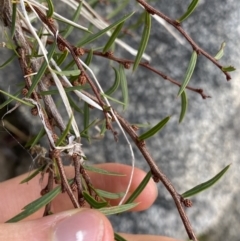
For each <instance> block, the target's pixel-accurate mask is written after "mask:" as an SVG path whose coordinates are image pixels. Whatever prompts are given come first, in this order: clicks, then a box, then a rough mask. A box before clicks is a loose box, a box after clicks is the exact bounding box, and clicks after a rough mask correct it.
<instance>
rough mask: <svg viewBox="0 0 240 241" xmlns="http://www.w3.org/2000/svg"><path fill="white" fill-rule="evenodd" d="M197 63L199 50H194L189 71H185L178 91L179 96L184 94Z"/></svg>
mask: <svg viewBox="0 0 240 241" xmlns="http://www.w3.org/2000/svg"><path fill="white" fill-rule="evenodd" d="M196 63H197V52H196V51H195V50H194V51H193V53H192V56H191V59H190V62H189V64H188V68H187V71H186V73H185V76H184V79H183V83H182V85H181V87H180V89H179V91H178V96H180V95H181V94H182V92H183V91H184V90H185V88H186V86H187V85H188V82H189V80H190V79H191V77H192V74H193V71H194V69H195V66H196Z"/></svg>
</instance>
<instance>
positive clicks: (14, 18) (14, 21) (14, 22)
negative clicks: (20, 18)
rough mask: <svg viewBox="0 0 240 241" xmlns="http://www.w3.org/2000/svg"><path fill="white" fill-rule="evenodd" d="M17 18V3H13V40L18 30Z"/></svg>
mask: <svg viewBox="0 0 240 241" xmlns="http://www.w3.org/2000/svg"><path fill="white" fill-rule="evenodd" d="M16 16H17V3H15V2H13V3H12V26H11V38H13V36H14V33H15V28H16Z"/></svg>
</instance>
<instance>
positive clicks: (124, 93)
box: [119, 64, 128, 110]
mask: <svg viewBox="0 0 240 241" xmlns="http://www.w3.org/2000/svg"><path fill="white" fill-rule="evenodd" d="M119 75H120V83H121V88H122V96H123V103H124V106H123V110H126V109H127V107H128V84H127V79H126V75H125V69H124V67H123V65H122V64H120V65H119Z"/></svg>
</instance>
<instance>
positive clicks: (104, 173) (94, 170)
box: [83, 164, 126, 177]
mask: <svg viewBox="0 0 240 241" xmlns="http://www.w3.org/2000/svg"><path fill="white" fill-rule="evenodd" d="M83 167H84V169H86V170H87V171H90V172H95V173H99V174H103V175H110V176H120V177H124V176H126V175H125V174H121V173H117V172H109V171H106V170H104V169H101V168H97V167H93V166H88V165H86V164H84V166H83Z"/></svg>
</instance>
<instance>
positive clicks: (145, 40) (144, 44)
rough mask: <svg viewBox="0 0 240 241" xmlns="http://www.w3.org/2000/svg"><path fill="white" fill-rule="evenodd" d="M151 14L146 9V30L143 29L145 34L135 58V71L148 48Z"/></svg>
mask: <svg viewBox="0 0 240 241" xmlns="http://www.w3.org/2000/svg"><path fill="white" fill-rule="evenodd" d="M151 19H152V17H151V14H150V13H148V12H147V11H145V16H144V20H145V21H144V30H143V34H142V38H141V42H140V46H139V48H138V53H137V56H136V58H135V61H134V65H133V71H135V70H136V69H137V67H138V65H139V63H140V61H141V59H142V55H143V54H144V51H145V50H146V47H147V44H148V40H149V36H150V33H151V21H152V20H151Z"/></svg>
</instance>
